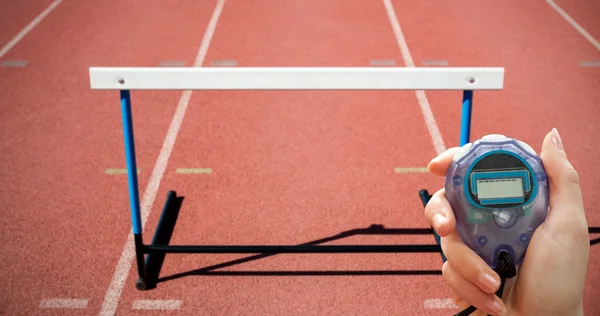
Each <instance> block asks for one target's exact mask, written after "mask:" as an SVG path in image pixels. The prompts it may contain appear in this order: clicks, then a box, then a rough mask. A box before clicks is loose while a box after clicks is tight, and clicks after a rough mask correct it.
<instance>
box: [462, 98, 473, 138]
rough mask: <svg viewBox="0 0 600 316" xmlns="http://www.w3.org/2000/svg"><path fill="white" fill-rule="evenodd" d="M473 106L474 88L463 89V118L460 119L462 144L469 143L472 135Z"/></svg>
mask: <svg viewBox="0 0 600 316" xmlns="http://www.w3.org/2000/svg"><path fill="white" fill-rule="evenodd" d="M472 108H473V90H465V91H463V105H462V119H461V121H460V146H463V145H465V144H467V143H469V139H470V137H471V112H472Z"/></svg>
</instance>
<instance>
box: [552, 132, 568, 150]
mask: <svg viewBox="0 0 600 316" xmlns="http://www.w3.org/2000/svg"><path fill="white" fill-rule="evenodd" d="M552 134H553V135H552V143H554V146H556V148H558V149H559V150H565V148H564V147H563V143H562V140H561V139H560V134H559V133H558V130H557V129H556V128H553V129H552Z"/></svg>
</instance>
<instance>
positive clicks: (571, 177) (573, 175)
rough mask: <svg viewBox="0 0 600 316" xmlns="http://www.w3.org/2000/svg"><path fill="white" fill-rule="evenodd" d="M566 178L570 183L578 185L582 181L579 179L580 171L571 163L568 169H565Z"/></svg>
mask: <svg viewBox="0 0 600 316" xmlns="http://www.w3.org/2000/svg"><path fill="white" fill-rule="evenodd" d="M564 179H565V180H566V181H567V182H569V183H573V184H577V185H580V184H581V181H580V179H579V173H578V172H577V170H575V168H573V166H571V165H569V167H568V168H567V170H565V174H564Z"/></svg>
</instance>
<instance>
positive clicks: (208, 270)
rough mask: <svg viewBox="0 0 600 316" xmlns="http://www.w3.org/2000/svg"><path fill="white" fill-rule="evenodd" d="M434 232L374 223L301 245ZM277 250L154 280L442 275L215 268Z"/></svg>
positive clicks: (434, 273) (383, 271)
mask: <svg viewBox="0 0 600 316" xmlns="http://www.w3.org/2000/svg"><path fill="white" fill-rule="evenodd" d="M432 234H433V231H432V229H428V228H385V227H384V226H383V225H378V224H373V225H371V226H369V227H368V228H358V229H352V230H348V231H344V232H341V233H339V234H336V235H333V236H329V237H325V238H321V239H317V240H313V241H309V242H306V243H304V244H301V245H318V244H323V243H327V242H331V241H336V240H341V239H344V238H348V237H351V236H357V235H429V236H431V235H432ZM278 254H279V253H269V254H256V255H251V256H247V257H244V258H240V259H235V260H230V261H226V262H222V263H218V264H215V265H210V266H206V267H202V268H199V269H195V270H191V271H187V272H182V273H177V274H173V275H169V276H165V277H162V278H158V279H157V282H158V283H161V282H167V281H171V280H175V279H180V278H184V277H189V276H383V275H441V274H442V271H441V270H344V271H336V270H308V271H307V270H305V271H296V270H294V271H280V270H277V271H263V270H260V271H215V270H218V269H223V268H227V267H232V266H236V265H240V264H244V263H247V262H251V261H256V260H261V259H264V258H268V257H272V256H276V255H278Z"/></svg>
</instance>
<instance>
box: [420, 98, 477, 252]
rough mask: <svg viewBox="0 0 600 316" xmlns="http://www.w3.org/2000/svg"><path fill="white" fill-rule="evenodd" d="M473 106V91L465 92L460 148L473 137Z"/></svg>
mask: <svg viewBox="0 0 600 316" xmlns="http://www.w3.org/2000/svg"><path fill="white" fill-rule="evenodd" d="M472 106H473V91H472V90H465V91H463V104H462V115H461V121H460V146H463V145H465V144H467V143H468V142H469V139H470V137H471V112H472V108H473V107H472ZM425 195H428V193H426V192H425V193H421V200H423V204H427V202H428V201H429V196H425ZM433 234H434V235H435V240H436V241H437V243H438V244H440V242H441V239H440V236H439V235H438V234H437V233H436V232H435V231H434V232H433ZM442 260H444V262H446V256H444V253H443V252H442Z"/></svg>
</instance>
